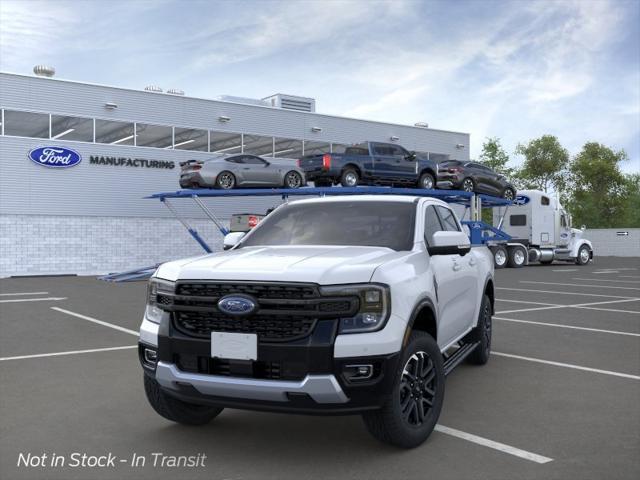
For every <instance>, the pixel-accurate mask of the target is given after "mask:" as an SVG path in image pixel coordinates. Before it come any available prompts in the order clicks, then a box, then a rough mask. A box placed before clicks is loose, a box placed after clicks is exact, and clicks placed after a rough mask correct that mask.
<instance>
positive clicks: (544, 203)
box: [540, 197, 549, 205]
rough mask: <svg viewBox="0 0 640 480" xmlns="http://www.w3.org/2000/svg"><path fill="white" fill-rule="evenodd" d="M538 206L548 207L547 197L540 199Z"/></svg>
mask: <svg viewBox="0 0 640 480" xmlns="http://www.w3.org/2000/svg"><path fill="white" fill-rule="evenodd" d="M540 205H549V197H540Z"/></svg>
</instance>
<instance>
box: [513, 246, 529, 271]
mask: <svg viewBox="0 0 640 480" xmlns="http://www.w3.org/2000/svg"><path fill="white" fill-rule="evenodd" d="M526 259H527V252H525V250H524V248H522V247H509V267H510V268H520V267H523V266H524V265H525V263H526Z"/></svg>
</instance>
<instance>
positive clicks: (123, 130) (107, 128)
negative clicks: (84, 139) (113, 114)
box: [96, 120, 134, 145]
mask: <svg viewBox="0 0 640 480" xmlns="http://www.w3.org/2000/svg"><path fill="white" fill-rule="evenodd" d="M96 143H110V144H111V145H133V144H134V126H133V123H128V122H116V121H114V120H96Z"/></svg>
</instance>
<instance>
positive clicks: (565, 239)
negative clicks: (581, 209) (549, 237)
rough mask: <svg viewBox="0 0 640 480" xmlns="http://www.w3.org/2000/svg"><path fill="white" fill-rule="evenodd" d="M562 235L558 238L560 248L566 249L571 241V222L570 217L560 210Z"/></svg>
mask: <svg viewBox="0 0 640 480" xmlns="http://www.w3.org/2000/svg"><path fill="white" fill-rule="evenodd" d="M559 213H560V228H559V231H560V235H559V236H558V240H557V242H558V246H559V247H566V246H567V245H569V242H570V241H571V224H570V222H569V215H567V213H566V212H565V211H564V210H560V211H559Z"/></svg>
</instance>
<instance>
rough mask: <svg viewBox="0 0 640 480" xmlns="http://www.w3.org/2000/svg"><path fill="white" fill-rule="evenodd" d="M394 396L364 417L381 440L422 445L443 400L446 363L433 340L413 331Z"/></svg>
mask: <svg viewBox="0 0 640 480" xmlns="http://www.w3.org/2000/svg"><path fill="white" fill-rule="evenodd" d="M395 377H396V379H395V382H394V384H393V391H392V393H391V396H390V397H389V398H388V399H387V401H386V402H385V404H384V405H383V406H382V408H381V409H379V410H373V411H370V412H366V413H364V414H363V415H362V418H363V420H364V424H365V425H366V427H367V430H369V432H370V433H371V434H372V435H373V436H374V437H375V438H377V439H378V440H380V441H381V442H383V443H388V444H391V445H395V446H397V447H401V448H414V447H417V446H419V445H420V444H422V443H423V442H424V441H425V440H426V439H427V438H428V437H429V435H430V434H431V432H432V431H433V429H434V427H435V425H436V422H437V421H438V417H439V416H440V410H441V409H442V402H443V400H444V384H445V375H444V363H443V359H442V354H441V353H440V349H439V348H438V345H437V343H436V341H435V340H434V338H433V337H432V336H431V335H429V334H428V333H426V332H422V331H417V330H416V331H413V332H412V333H411V336H410V337H409V343H408V344H407V346H406V347H405V348H404V350H403V351H402V355H401V358H400V362H399V363H398V369H397V371H396V372H395Z"/></svg>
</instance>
